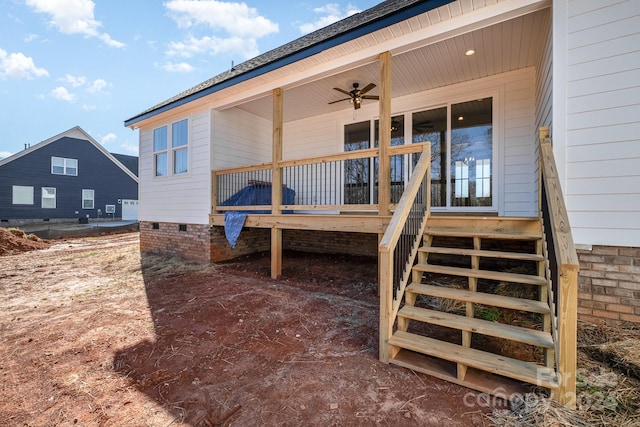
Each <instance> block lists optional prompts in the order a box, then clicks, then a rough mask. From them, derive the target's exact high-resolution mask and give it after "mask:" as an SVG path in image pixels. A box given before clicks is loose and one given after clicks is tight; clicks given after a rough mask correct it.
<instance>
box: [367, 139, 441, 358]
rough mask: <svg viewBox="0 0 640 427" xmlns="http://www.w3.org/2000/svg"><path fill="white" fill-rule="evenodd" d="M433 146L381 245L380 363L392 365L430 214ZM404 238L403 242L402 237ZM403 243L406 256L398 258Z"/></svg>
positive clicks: (427, 148)
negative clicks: (392, 344)
mask: <svg viewBox="0 0 640 427" xmlns="http://www.w3.org/2000/svg"><path fill="white" fill-rule="evenodd" d="M430 169H431V145H430V144H425V145H424V148H423V151H422V154H421V155H420V159H419V160H418V163H417V164H416V166H415V167H414V169H413V173H412V175H411V179H410V180H409V182H408V183H407V187H406V188H405V190H404V192H403V193H402V197H401V198H400V201H399V202H398V204H397V206H396V210H395V212H394V214H393V216H392V217H391V221H390V222H389V225H388V226H387V228H386V231H385V233H384V235H383V236H382V239H381V240H380V244H379V246H378V259H379V266H378V268H379V270H378V280H379V282H380V285H379V293H380V346H379V356H380V360H381V361H383V362H385V363H389V345H388V341H389V338H391V334H392V333H393V324H394V322H395V318H396V316H397V313H398V310H399V309H400V302H401V300H402V296H403V295H404V290H405V288H406V286H407V282H408V281H409V278H410V277H411V267H412V266H413V263H414V261H415V258H416V255H417V253H418V248H419V246H420V242H421V241H422V235H423V234H424V231H425V228H426V225H427V219H428V217H429V214H430V211H431V200H430V195H431V192H430V191H429V189H430V186H431V173H430ZM403 236H404V239H402V237H403ZM401 240H402V242H401ZM399 244H401V246H403V248H404V249H406V251H405V253H402V258H404V259H396V258H398V256H397V255H399V253H397V248H398V246H399Z"/></svg>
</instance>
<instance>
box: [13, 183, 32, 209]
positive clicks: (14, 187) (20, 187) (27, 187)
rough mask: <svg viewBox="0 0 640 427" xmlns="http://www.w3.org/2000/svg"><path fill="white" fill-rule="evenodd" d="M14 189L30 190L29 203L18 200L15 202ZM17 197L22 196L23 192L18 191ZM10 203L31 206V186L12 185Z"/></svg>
mask: <svg viewBox="0 0 640 427" xmlns="http://www.w3.org/2000/svg"><path fill="white" fill-rule="evenodd" d="M16 190H17V191H19V192H20V191H30V192H31V203H29V202H20V203H16ZM18 196H19V197H18V198H19V199H20V198H22V197H24V194H20V193H18ZM27 198H28V197H27ZM11 204H12V205H16V206H33V187H32V186H29V185H14V186H12V189H11Z"/></svg>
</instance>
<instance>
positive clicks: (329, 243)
mask: <svg viewBox="0 0 640 427" xmlns="http://www.w3.org/2000/svg"><path fill="white" fill-rule="evenodd" d="M243 233H244V231H243ZM282 245H283V247H284V249H286V250H292V251H302V252H313V253H320V254H349V255H354V256H371V257H377V256H378V235H377V234H371V233H345V232H340V231H309V230H284V231H283V233H282Z"/></svg>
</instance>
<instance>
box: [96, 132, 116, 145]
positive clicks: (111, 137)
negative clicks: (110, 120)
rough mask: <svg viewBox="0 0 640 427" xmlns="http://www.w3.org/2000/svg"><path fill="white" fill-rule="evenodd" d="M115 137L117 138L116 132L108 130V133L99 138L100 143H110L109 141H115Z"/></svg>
mask: <svg viewBox="0 0 640 427" xmlns="http://www.w3.org/2000/svg"><path fill="white" fill-rule="evenodd" d="M116 139H118V137H117V136H116V134H115V133H113V132H109V133H108V134H106V135H105V136H103V137H102V138H100V144H102V145H107V144H108V143H110V142H111V141H115V140H116Z"/></svg>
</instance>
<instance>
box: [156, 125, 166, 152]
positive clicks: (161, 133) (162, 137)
mask: <svg viewBox="0 0 640 427" xmlns="http://www.w3.org/2000/svg"><path fill="white" fill-rule="evenodd" d="M166 149H167V127H166V126H163V127H161V128H158V129H154V130H153V151H162V150H166Z"/></svg>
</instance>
